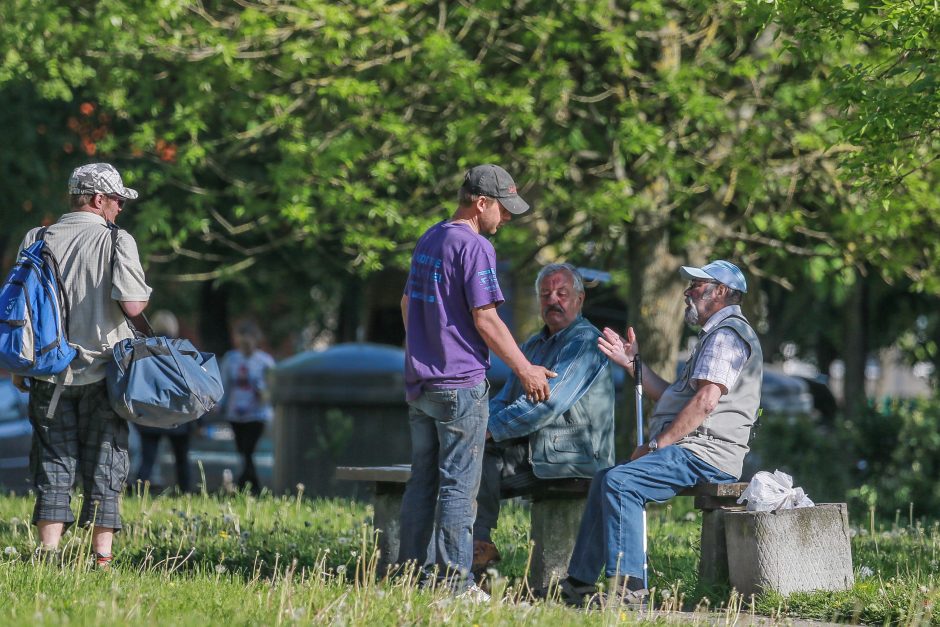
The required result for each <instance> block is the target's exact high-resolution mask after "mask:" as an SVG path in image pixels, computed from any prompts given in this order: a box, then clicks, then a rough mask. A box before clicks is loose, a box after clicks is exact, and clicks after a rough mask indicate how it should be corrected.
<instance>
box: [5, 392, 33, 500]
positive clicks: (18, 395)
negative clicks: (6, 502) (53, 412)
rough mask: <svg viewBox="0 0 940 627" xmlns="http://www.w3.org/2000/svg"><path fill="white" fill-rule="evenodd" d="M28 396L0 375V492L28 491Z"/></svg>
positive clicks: (30, 433)
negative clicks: (0, 490)
mask: <svg viewBox="0 0 940 627" xmlns="http://www.w3.org/2000/svg"><path fill="white" fill-rule="evenodd" d="M28 403H29V395H28V394H26V393H24V392H20V391H19V390H18V389H16V386H14V385H13V381H11V380H10V378H9V377H8V376H6V375H0V489H2V490H4V491H11V492H15V493H17V494H22V493H25V492H26V491H27V490H29V489H30V487H31V483H30V472H29V448H30V445H31V442H32V438H33V427H32V425H30V424H29V418H28V417H27V413H26V412H27V404H28Z"/></svg>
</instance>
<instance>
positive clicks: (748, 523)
mask: <svg viewBox="0 0 940 627" xmlns="http://www.w3.org/2000/svg"><path fill="white" fill-rule="evenodd" d="M724 524H725V540H726V544H727V551H728V575H729V579H730V581H731V585H732V586H733V587H734V588H736V589H737V590H738V592H740V593H741V594H743V595H744V596H745V597H748V596H750V595H752V594H758V593H760V592H761V591H762V590H768V589H769V590H775V591H777V592H779V593H780V594H783V595H789V594H792V593H794V592H803V591H810V590H846V589H848V588H850V587H852V585H853V584H854V577H853V574H852V548H851V544H850V542H849V515H848V508H847V506H846V504H845V503H824V504H819V505H816V506H815V507H803V508H799V509H788V510H781V511H779V512H725V513H724Z"/></svg>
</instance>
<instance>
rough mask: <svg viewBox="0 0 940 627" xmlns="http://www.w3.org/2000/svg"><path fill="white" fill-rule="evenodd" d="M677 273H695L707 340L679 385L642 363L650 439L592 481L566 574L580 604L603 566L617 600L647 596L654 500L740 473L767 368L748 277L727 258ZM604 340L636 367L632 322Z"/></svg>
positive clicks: (693, 313) (601, 341)
mask: <svg viewBox="0 0 940 627" xmlns="http://www.w3.org/2000/svg"><path fill="white" fill-rule="evenodd" d="M679 272H680V274H681V276H682V277H683V278H684V279H687V280H689V281H690V283H689V286H688V288H686V290H685V301H686V305H687V307H686V311H685V321H686V323H688V324H689V325H690V326H697V327H699V326H700V327H701V330H702V331H701V334H700V335H699V342H698V344H697V346H696V347H695V350H693V351H692V354H691V355H690V356H689V359H688V361H687V362H686V364H685V367H684V368H683V369H682V372H681V374H680V375H679V378H678V380H677V381H675V382H674V383H672V384H670V383H667V382H666V381H665V380H663V379H662V378H660V377H659V376H658V375H656V373H655V372H653V371H652V370H650V369H649V368H648V367H647V366H646V364H641V367H642V368H643V377H642V380H643V392H644V394H646V395H647V396H649V397H650V398H652V399H653V400H654V401H656V406H655V408H654V410H653V416H652V418H651V421H650V426H649V435H650V438H649V441H648V442H647V443H646V444H644V445H642V446H639V447H637V448H636V450H635V451H633V454H632V455H631V456H630V461H629V462H627V463H625V464H620V465H618V466H614V467H613V468H608V469H606V470H602V471H600V472H599V473H598V474H596V475H595V476H594V479H593V481H592V482H591V491H590V494H589V495H588V502H587V506H586V508H585V510H584V516H583V517H582V519H581V527H580V530H579V532H578V539H577V543H576V544H575V548H574V552H573V553H572V556H571V561H570V562H569V564H568V577H567V578H566V579H564V580H563V581H562V583H561V592H562V598H563V599H564V600H565V601H566V602H568V603H570V604H573V605H582V604H583V603H584V602H585V600H586V599H592V598H596V597H595V593H596V589H595V586H594V584H595V582H596V580H597V576H598V574H599V573H600V571H601V570H604V573H605V575H606V576H607V580H608V586H607V589H608V590H609V591H610V592H611V594H612V596H611V597H610V600H611V601H612V602H615V603H618V602H623V603H628V604H634V603H642V601H643V599H644V597H645V596H646V590H645V585H644V583H645V582H644V580H645V573H644V566H645V564H644V562H645V556H644V546H643V544H644V538H643V508H644V507H645V506H646V504H647V503H649V502H650V501H654V502H657V503H662V502H664V501H667V500H669V499H670V498H672V497H673V496H675V495H676V494H678V493H679V492H681V491H682V490H684V489H686V488H688V487H691V486H694V485H696V484H699V483H730V482H733V481H735V480H736V479H737V478H738V477H739V476H740V475H741V468H742V465H743V462H744V456H745V454H746V453H747V451H748V439H749V438H750V433H751V427H752V425H753V424H754V421H755V420H756V418H757V412H758V407H759V405H760V393H761V380H762V377H763V366H762V364H763V355H762V353H761V346H760V341H759V340H758V339H757V334H756V333H755V332H754V329H752V328H751V326H750V324H749V323H748V321H747V320H746V319H745V317H744V315H743V314H742V313H741V307H740V303H741V299H742V296H743V294H744V293H745V292H747V282H746V280H745V278H744V274H743V273H742V272H741V270H739V269H738V267H737V266H735V265H734V264H732V263H730V262H727V261H724V260H719V261H714V262H712V263H709V264H706V265H705V266H702V267H701V268H692V267H685V266H683V267H682V269H681V270H680V271H679ZM598 348H599V349H600V350H601V352H603V353H604V354H605V355H607V356H608V358H610V360H611V361H613V362H614V363H616V364H619V365H620V366H622V367H624V368H626V369H627V372H628V373H629V374H630V375H634V376H635V374H636V373H635V372H634V365H635V358H636V355H637V353H638V352H639V346H638V344H637V340H636V335H635V334H634V332H633V329H632V328H628V329H627V337H626V338H622V337H620V336H619V335H618V334H617V333H615V332H614V331H612V330H610V329H604V335H603V336H602V337H600V338H598Z"/></svg>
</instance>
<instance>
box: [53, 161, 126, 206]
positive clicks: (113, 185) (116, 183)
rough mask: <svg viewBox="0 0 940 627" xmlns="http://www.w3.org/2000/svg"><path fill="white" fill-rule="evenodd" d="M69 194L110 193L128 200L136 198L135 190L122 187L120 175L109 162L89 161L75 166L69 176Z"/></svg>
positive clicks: (122, 182)
mask: <svg viewBox="0 0 940 627" xmlns="http://www.w3.org/2000/svg"><path fill="white" fill-rule="evenodd" d="M69 194H72V195H73V196H74V195H78V194H111V195H114V196H120V197H121V198H126V199H128V200H134V199H135V198H137V190H135V189H131V188H130V187H124V181H123V180H121V175H120V174H119V173H118V171H117V169H115V167H114V166H113V165H111V164H110V163H89V164H88V165H83V166H80V167H77V168H75V170H73V171H72V176H70V177H69Z"/></svg>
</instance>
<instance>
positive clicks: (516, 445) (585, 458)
mask: <svg viewBox="0 0 940 627" xmlns="http://www.w3.org/2000/svg"><path fill="white" fill-rule="evenodd" d="M535 291H536V294H538V298H539V308H540V310H541V312H542V320H543V321H544V322H545V326H544V327H543V328H542V330H541V331H539V332H538V333H536V334H535V335H533V336H532V337H530V338H529V339H528V340H526V341H525V343H524V344H523V345H522V346H521V348H522V352H523V353H524V354H525V356H526V358H527V359H528V360H529V361H530V362H532V363H534V364H539V365H541V366H544V367H545V368H548V369H549V370H552V371H553V372H556V373H557V374H558V376H557V377H555V378H554V379H550V380H549V385H550V386H551V395H550V396H549V399H548V400H547V401H544V402H541V403H533V402H531V401H529V400H528V399H527V398H526V394H525V390H523V389H522V385H521V384H520V382H519V379H518V378H517V377H516V376H515V375H510V377H509V379H508V380H507V381H506V384H505V385H504V386H503V389H502V391H500V393H499V394H498V395H497V396H496V397H495V398H493V399H492V400H491V401H490V417H489V423H488V430H487V434H486V448H485V453H484V458H483V477H482V480H481V483H480V491H479V494H478V495H477V517H476V522H475V523H474V525H473V571H474V573H477V574H479V573H482V572H483V571H485V570H486V568H487V567H488V566H490V565H491V564H494V563H495V562H498V561H499V559H500V555H499V551H498V550H497V548H496V545H495V544H493V540H492V537H491V533H492V531H493V529H494V528H495V527H496V521H497V518H498V517H499V499H500V491H501V490H502V491H503V492H504V493H509V494H512V495H519V494H525V493H527V492H529V491H531V489H532V488H533V487H534V486H535V485H537V484H538V483H539V481H543V480H546V479H568V478H572V477H584V478H590V477H593V476H594V475H595V474H596V473H597V471H599V470H601V469H602V468H607V467H608V466H610V465H611V464H613V463H614V381H613V373H612V370H611V368H610V367H609V365H608V363H607V358H606V357H605V356H604V355H603V354H602V353H601V352H600V351H599V350H598V349H597V338H598V337H600V335H601V332H600V331H598V330H597V328H596V327H595V326H594V325H592V324H591V323H590V322H588V321H587V320H585V319H584V318H582V317H581V307H582V306H583V305H584V281H583V280H582V278H581V275H580V273H579V272H578V271H577V269H575V267H574V266H572V265H570V264H567V263H553V264H549V265H547V266H545V267H544V268H542V270H541V271H540V272H539V275H538V278H537V279H536V281H535Z"/></svg>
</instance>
